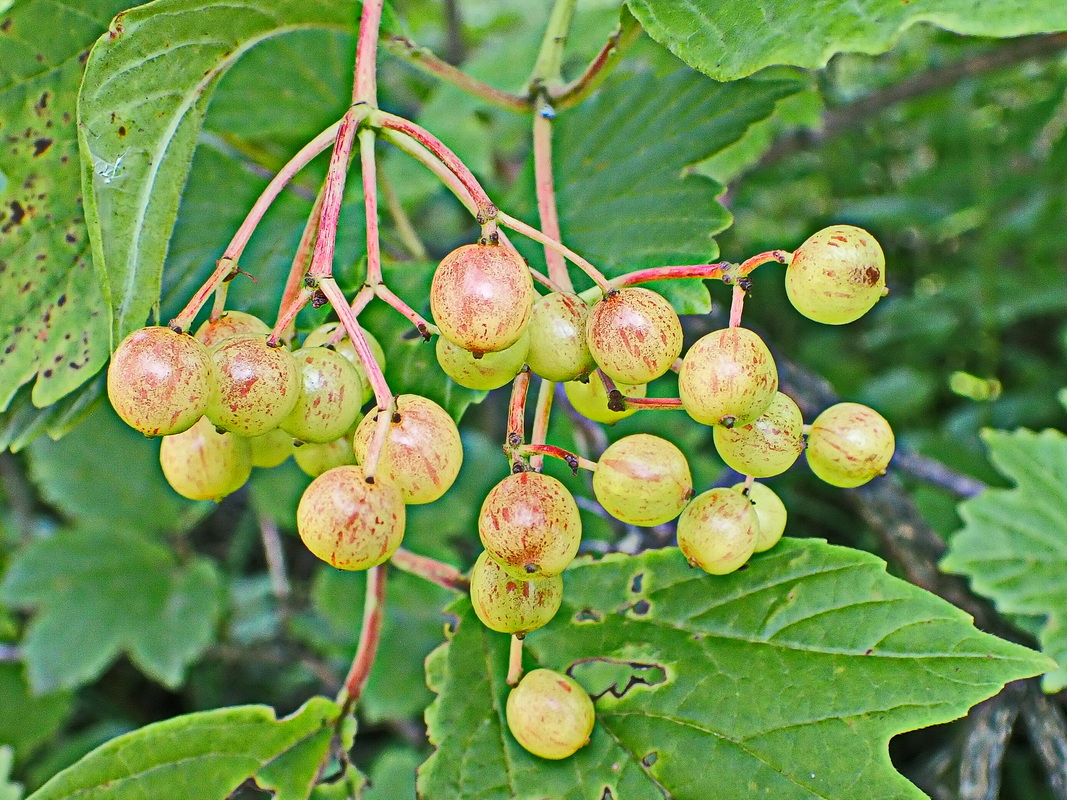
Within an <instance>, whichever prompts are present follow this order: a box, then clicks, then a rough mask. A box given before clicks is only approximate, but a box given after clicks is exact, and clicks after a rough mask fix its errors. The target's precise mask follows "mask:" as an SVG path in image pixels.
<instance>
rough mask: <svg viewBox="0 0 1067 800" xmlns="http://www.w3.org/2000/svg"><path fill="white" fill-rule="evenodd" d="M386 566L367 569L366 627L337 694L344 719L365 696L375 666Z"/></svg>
mask: <svg viewBox="0 0 1067 800" xmlns="http://www.w3.org/2000/svg"><path fill="white" fill-rule="evenodd" d="M385 569H386V567H385V565H384V564H379V565H378V566H376V567H371V568H370V569H369V570H367V593H366V595H365V597H364V600H363V628H362V630H360V632H359V646H358V647H357V648H356V655H355V657H354V658H353V659H352V666H351V667H350V668H349V670H348V676H347V677H346V678H345V684H344V686H343V687H342V688H341V693H340V694H339V695H338V697H337V701H338V702H339V703H341V716H342V718H343V717H345V716H347V715H348V713H349V712H351V710H352V708H353V706H355V704H356V702H357V701H358V700H359V698H360V697H361V696H362V694H363V689H364V688H365V687H366V685H367V678H369V677H370V671H371V667H372V666H373V665H374V656H375V655H376V654H377V652H378V642H379V641H380V640H381V636H382V620H383V619H384V616H385V614H384V612H385Z"/></svg>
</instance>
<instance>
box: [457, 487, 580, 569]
mask: <svg viewBox="0 0 1067 800" xmlns="http://www.w3.org/2000/svg"><path fill="white" fill-rule="evenodd" d="M478 533H479V535H480V536H481V539H482V545H483V546H484V547H485V549H486V550H487V551H488V553H489V555H490V556H492V558H493V560H495V561H496V562H497V563H498V564H500V566H501V567H503V568H504V570H505V571H506V572H508V574H510V575H514V576H515V577H517V578H527V579H529V578H538V577H546V576H550V575H559V573H561V572H563V570H564V569H566V567H567V565H568V564H570V563H571V561H572V560H573V559H574V556H575V554H577V552H578V544H579V542H580V541H581V538H582V521H581V518H580V517H579V516H578V506H577V504H576V503H575V502H574V498H573V497H572V496H571V493H570V492H569V491H567V488H566V487H565V486H564V485H563V484H562V483H560V482H559V481H558V480H556V479H555V478H553V477H552V476H550V475H544V474H542V473H540V472H519V473H516V474H514V475H509V476H508V477H506V478H504V480H502V481H501V482H500V483H498V484H497V485H496V486H494V487H493V488H492V489H490V491H489V494H488V495H487V496H486V498H485V502H484V503H482V510H481V513H480V514H479V516H478Z"/></svg>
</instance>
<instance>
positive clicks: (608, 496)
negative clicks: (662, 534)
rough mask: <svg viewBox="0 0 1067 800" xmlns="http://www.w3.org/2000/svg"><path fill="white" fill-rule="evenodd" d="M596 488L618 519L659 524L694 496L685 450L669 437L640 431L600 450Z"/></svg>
mask: <svg viewBox="0 0 1067 800" xmlns="http://www.w3.org/2000/svg"><path fill="white" fill-rule="evenodd" d="M593 493H594V494H595V495H596V499H597V501H598V502H599V503H600V505H602V506H603V507H604V510H605V511H607V512H608V513H609V514H611V516H613V517H615V519H618V520H621V521H623V522H627V523H629V524H630V525H644V526H651V525H661V524H663V523H664V522H669V521H670V520H672V519H674V518H675V517H677V516H678V515H679V514H680V513H682V509H683V508H685V504H686V503H688V502H689V498H690V497H692V496H693V478H692V476H691V475H690V473H689V462H688V461H686V459H685V455H684V454H683V453H682V451H681V450H679V449H678V448H677V447H675V446H674V445H673V444H671V443H670V442H668V441H667V440H666V439H661V438H660V437H658V436H650V435H649V434H647V433H637V434H634V435H633V436H625V437H623V438H622V439H619V440H618V441H617V442H615V443H613V444H612V445H611V446H610V447H608V449H607V450H605V451H604V452H603V453H602V454H601V456H600V460H599V461H597V466H596V471H595V472H594V473H593Z"/></svg>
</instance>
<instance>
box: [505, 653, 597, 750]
mask: <svg viewBox="0 0 1067 800" xmlns="http://www.w3.org/2000/svg"><path fill="white" fill-rule="evenodd" d="M505 713H506V716H507V721H508V730H510V731H511V735H512V736H514V737H515V741H517V742H518V743H519V744H521V745H522V746H523V747H524V748H526V749H527V750H529V751H530V752H531V753H533V754H534V755H535V756H540V757H541V758H549V759H553V760H559V759H561V758H567V756H570V755H573V754H574V753H575V752H576V751H577V750H578V749H579V748H581V747H584V746H585V745H586V744H587V743H588V742H589V736H590V735H591V734H592V732H593V724H594V722H595V721H596V711H595V709H594V708H593V701H592V700H591V699H590V698H589V695H588V694H587V693H586V691H585V689H583V688H582V687H581V685H580V684H579V683H578V682H577V681H576V680H574V678H571V677H570V676H569V675H564V674H563V673H560V672H555V671H553V670H550V669H535V670H532V671H531V672H527V673H526V674H525V675H524V676H523V678H522V680H521V681H519V685H518V686H516V687H515V688H514V689H512V690H511V693H510V694H509V695H508V702H507V706H506V709H505Z"/></svg>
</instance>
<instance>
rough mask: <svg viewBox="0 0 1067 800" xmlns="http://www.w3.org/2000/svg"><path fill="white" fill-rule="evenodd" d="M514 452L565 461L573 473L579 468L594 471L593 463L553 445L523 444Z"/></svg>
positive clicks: (594, 463)
mask: <svg viewBox="0 0 1067 800" xmlns="http://www.w3.org/2000/svg"><path fill="white" fill-rule="evenodd" d="M515 452H516V453H517V454H518V455H522V456H535V455H542V456H552V458H558V459H559V460H560V461H565V462H566V463H567V466H568V467H570V468H571V469H572V470H574V471H575V472H577V471H578V469H579V468H580V469H587V470H589V471H591V472H592V471H594V470H595V469H596V462H595V461H590V460H589V459H587V458H582V457H581V456H579V455H575V454H574V453H572V452H571V451H570V450H564V449H563V448H562V447H556V446H555V445H554V444H523V445H519V446H518V447H517V448H515Z"/></svg>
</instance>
